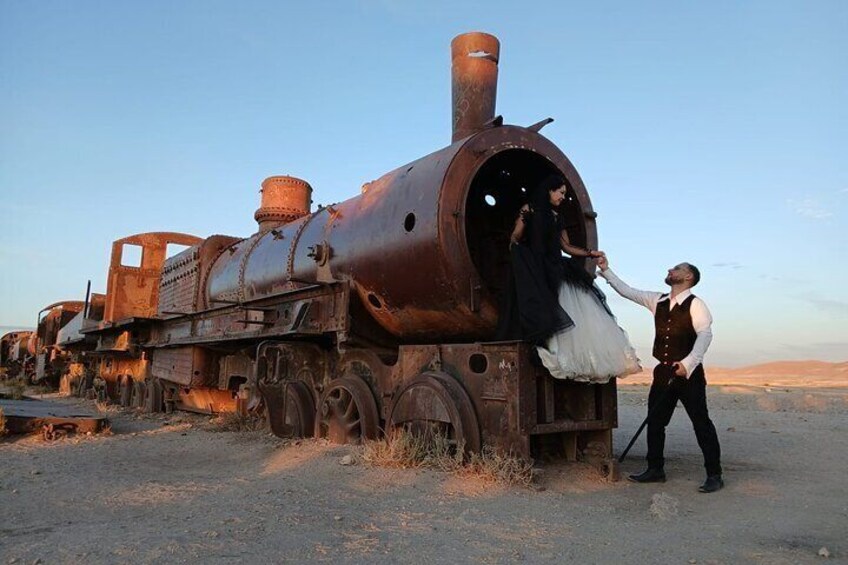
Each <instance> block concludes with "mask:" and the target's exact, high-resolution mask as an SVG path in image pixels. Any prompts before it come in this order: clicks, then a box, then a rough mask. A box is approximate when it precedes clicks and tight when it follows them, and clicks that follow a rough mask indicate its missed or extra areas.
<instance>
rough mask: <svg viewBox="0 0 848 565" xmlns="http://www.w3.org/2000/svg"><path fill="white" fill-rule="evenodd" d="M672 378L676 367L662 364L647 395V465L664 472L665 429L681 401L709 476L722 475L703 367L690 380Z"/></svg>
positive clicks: (698, 367) (697, 368)
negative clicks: (702, 454)
mask: <svg viewBox="0 0 848 565" xmlns="http://www.w3.org/2000/svg"><path fill="white" fill-rule="evenodd" d="M673 376H674V367H672V366H670V365H663V364H660V365H657V366H656V367H655V368H654V382H653V383H652V384H651V392H650V393H649V394H648V413H649V414H650V417H649V418H648V457H647V459H648V466H649V467H652V468H655V469H662V468H663V465H664V464H665V459H664V457H663V451H664V450H665V428H666V426H668V423H669V422H670V421H671V415H672V414H674V409H675V407H676V406H677V401H678V400H680V402H681V403H682V404H683V407H684V408H685V409H686V413H687V414H688V415H689V419H690V420H692V426H693V427H694V428H695V437H696V438H697V439H698V445H699V446H700V447H701V451H702V452H703V453H704V467H705V468H706V469H707V475H720V474H721V447H719V444H718V434H717V433H716V429H715V426H714V425H713V422H712V420H710V414H709V412H708V411H707V381H706V379H705V378H704V367H703V366H701V365H698V366H697V367H696V368H695V370H694V371H692V374H691V375H690V376H689V378H688V379H684V378H681V377H678V378H674V379H672V377H673Z"/></svg>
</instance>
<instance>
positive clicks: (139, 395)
mask: <svg viewBox="0 0 848 565" xmlns="http://www.w3.org/2000/svg"><path fill="white" fill-rule="evenodd" d="M146 389H147V385H146V383H145V382H144V381H133V384H132V397H131V399H130V406H132V407H133V408H143V407H144V404H145V396H146V394H147V390H146Z"/></svg>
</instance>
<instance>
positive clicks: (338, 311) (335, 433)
mask: <svg viewBox="0 0 848 565" xmlns="http://www.w3.org/2000/svg"><path fill="white" fill-rule="evenodd" d="M451 53H452V97H453V138H452V143H451V144H450V145H448V146H446V147H444V148H442V149H440V150H438V151H435V152H434V153H431V154H429V155H427V156H425V157H422V158H420V159H418V160H416V161H413V162H411V163H408V164H406V165H404V166H402V167H399V168H397V169H395V170H393V171H391V172H389V173H387V174H385V175H383V176H382V177H380V178H378V179H377V180H374V181H372V182H369V183H366V184H365V185H363V186H362V187H361V191H360V194H359V195H357V196H355V197H352V198H350V199H349V200H346V201H344V202H341V203H338V204H333V205H330V206H327V207H319V208H318V210H316V211H314V212H313V211H311V209H310V204H311V195H312V188H311V187H310V185H309V184H308V183H306V182H305V181H302V180H300V179H296V178H293V177H270V178H268V179H266V180H265V181H264V182H263V183H262V204H261V207H260V208H259V209H258V210H257V212H256V214H255V219H256V220H257V222H258V231H257V232H256V233H255V234H253V235H252V236H250V237H247V238H238V237H230V236H224V235H213V236H211V237H208V238H205V239H201V238H197V237H194V236H191V235H186V234H179V233H145V234H139V235H135V236H130V237H127V238H124V239H121V240H118V241H116V242H114V243H113V247H112V257H111V264H110V267H109V274H108V283H107V290H106V294H105V295H98V294H90V293H88V292H87V293H86V300H85V301H84V302H82V303H81V304H78V303H75V304H73V305H72V308H71V305H70V303H68V304H69V306H68V307H67V308H68V310H67V312H71V311H74V312H75V316H74V317H73V318H72V319H70V320H67V319H65V318H62V316H63V315H56V314H53V311H54V310H55V305H53V306H52V308H48V309H46V310H47V311H48V312H49V314H48V316H47V317H49V316H53V317H54V318H56V317H57V316H58V319H59V323H57V324H58V325H61V328H60V329H61V331H59V332H58V334H57V336H56V338H55V339H54V340H53V341H54V343H51V344H48V346H47V347H46V349H48V350H50V351H53V354H52V355H53V357H52V358H53V359H55V358H58V357H62V358H64V359H66V362H65V364H64V367H63V370H62V372H63V374H62V388H63V389H64V390H66V391H68V392H74V391H76V392H80V393H85V391H87V390H88V391H91V390H96V391H97V394H99V395H101V396H108V397H111V398H114V399H117V400H119V401H120V402H121V403H122V404H125V405H133V406H139V407H145V408H146V409H147V410H171V409H185V410H194V411H200V412H208V413H212V412H220V411H228V410H249V409H252V408H255V407H256V406H257V405H264V409H265V411H266V415H267V418H268V421H269V423H270V427H271V429H272V431H273V433H275V434H276V435H279V436H284V437H289V436H312V435H319V436H324V437H328V438H330V439H331V440H333V441H336V442H342V443H355V442H359V441H361V440H363V439H371V438H376V437H378V436H379V435H380V433H381V432H382V431H385V430H389V429H392V428H396V427H407V428H412V429H434V428H435V429H439V430H441V431H442V432H443V433H445V434H447V435H448V436H449V437H450V438H451V439H452V440H454V441H455V442H456V443H457V445H464V446H465V448H466V449H467V450H469V451H478V450H480V449H481V448H482V447H483V446H484V445H488V446H491V447H493V448H495V449H499V450H503V451H507V452H511V453H513V454H516V455H518V456H521V457H528V458H529V457H531V456H532V455H533V454H534V453H535V452H536V450H537V449H541V448H544V447H546V446H551V445H556V446H559V448H560V449H564V451H565V454H566V455H567V456H568V458H570V459H576V458H578V457H582V458H584V459H587V460H590V461H592V462H594V463H596V464H598V465H599V466H600V467H601V468H602V469H608V466H609V465H610V462H611V457H612V429H613V428H614V427H616V426H617V404H616V381H615V379H612V380H611V381H610V382H608V383H605V384H589V383H582V382H574V381H561V380H556V379H554V378H553V377H551V376H550V374H549V373H548V372H547V371H546V370H545V369H544V367H542V366H541V364H540V363H539V361H538V358H537V357H536V356H535V353H534V351H533V348H532V347H531V346H529V345H528V344H524V343H520V342H492V341H491V339H492V336H493V334H494V330H495V327H496V323H497V312H498V307H497V305H498V300H499V296H500V294H501V293H502V292H503V281H504V280H505V278H506V277H505V273H506V271H505V269H507V267H508V260H509V256H508V244H509V235H510V231H511V227H512V223H513V221H514V218H515V217H516V214H517V212H518V209H519V208H520V206H521V205H522V204H523V203H524V202H525V192H526V190H527V187H529V186H532V185H533V184H534V183H536V182H538V181H539V180H540V179H541V178H542V177H543V176H544V175H547V174H549V173H551V172H558V173H560V174H561V175H562V176H563V177H564V178H565V179H566V180H567V183H568V186H569V188H570V191H569V194H570V197H569V199H568V200H567V202H566V217H567V223H568V230H569V235H570V238H571V240H572V241H573V242H575V243H576V244H578V245H583V246H588V247H592V248H596V247H597V231H596V224H595V220H596V216H597V215H596V213H595V212H594V210H593V208H592V204H591V201H590V199H589V195H588V193H587V191H586V188H585V186H584V184H583V181H582V180H581V178H580V176H579V174H578V173H577V170H576V169H575V168H574V166H573V165H572V163H571V162H570V161H569V160H568V158H567V157H566V156H565V155H564V154H563V152H562V151H561V150H560V149H559V148H558V147H556V145H554V144H553V143H552V142H551V141H550V140H548V139H547V138H545V137H543V136H542V135H541V134H540V133H539V131H540V130H541V129H542V127H544V126H545V125H547V124H548V123H549V122H551V121H552V120H551V119H546V120H542V121H540V122H539V123H537V124H534V125H531V126H529V127H522V126H516V125H505V124H504V123H503V120H502V118H501V117H500V116H495V111H494V110H495V99H496V90H497V74H498V60H499V56H500V44H499V42H498V40H497V39H496V38H495V37H493V36H491V35H488V34H484V33H469V34H463V35H460V36H458V37H456V38H455V39H454V40H453V42H452V44H451ZM169 244H181V245H184V246H187V249H185V250H184V251H182V252H181V253H178V254H176V255H174V256H173V257H166V248H167V246H168V245H169ZM133 245H135V246H138V247H139V248H140V251H141V259H140V263H138V264H136V265H127V264H126V261H125V257H124V255H125V253H126V249H127V246H133ZM587 267H588V266H587ZM63 311H64V309H63ZM65 317H67V316H65ZM62 322H63V323H62ZM41 325H42V324H41V323H40V324H39V327H41ZM39 331H41V330H39ZM54 333H55V332H54ZM45 335H46V334H45ZM48 341H49V340H48ZM51 348H52V349H51ZM57 351H60V352H61V354H58V353H56V352H57ZM41 355H42V356H44V355H45V354H44V353H41ZM50 360H51V358H50V356H49V355H48V356H47V357H45V358H44V360H43V361H42V362H41V363H42V365H44V366H45V367H46V366H47V365H45V363H47V364H49V361H50ZM98 383H99V384H98ZM89 394H91V393H89Z"/></svg>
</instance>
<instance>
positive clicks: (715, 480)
mask: <svg viewBox="0 0 848 565" xmlns="http://www.w3.org/2000/svg"><path fill="white" fill-rule="evenodd" d="M722 487H724V481H723V480H722V478H721V475H710V476H709V477H707V480H706V481H704V484H702V485H701V486H699V487H698V491H699V492H715V491H717V490H721V489H722Z"/></svg>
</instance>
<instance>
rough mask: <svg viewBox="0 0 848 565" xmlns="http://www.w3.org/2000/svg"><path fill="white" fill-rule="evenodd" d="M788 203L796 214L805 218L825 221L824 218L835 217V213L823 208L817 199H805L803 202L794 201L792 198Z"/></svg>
mask: <svg viewBox="0 0 848 565" xmlns="http://www.w3.org/2000/svg"><path fill="white" fill-rule="evenodd" d="M786 202H787V203H788V204H789V206H791V207H792V209H793V210H795V213H796V214H798V215H799V216H802V217H804V218H810V219H812V220H823V219H824V218H830V217H831V216H833V213H832V212H830V211H829V210H827V209H826V208H825V207H824V206H822V205H821V203H820V202H819V201H818V200H816V199H815V198H804V199H803V200H794V199H792V198H790V199H789V200H787V201H786Z"/></svg>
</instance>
